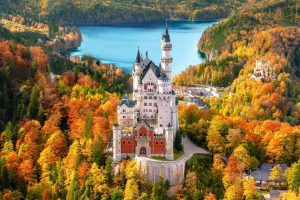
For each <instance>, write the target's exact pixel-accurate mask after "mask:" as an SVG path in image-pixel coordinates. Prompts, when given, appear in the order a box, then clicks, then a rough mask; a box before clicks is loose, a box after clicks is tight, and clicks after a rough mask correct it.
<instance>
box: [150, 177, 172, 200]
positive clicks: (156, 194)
mask: <svg viewBox="0 0 300 200" xmlns="http://www.w3.org/2000/svg"><path fill="white" fill-rule="evenodd" d="M168 187H169V184H168V183H167V182H165V181H164V180H163V177H162V176H160V181H159V183H154V185H153V188H152V194H151V199H152V200H164V199H167V198H168V196H167V190H168Z"/></svg>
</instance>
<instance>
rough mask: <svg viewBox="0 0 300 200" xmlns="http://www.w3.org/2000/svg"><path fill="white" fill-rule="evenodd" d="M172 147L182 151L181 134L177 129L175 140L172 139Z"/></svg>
mask: <svg viewBox="0 0 300 200" xmlns="http://www.w3.org/2000/svg"><path fill="white" fill-rule="evenodd" d="M174 149H175V150H176V151H182V150H183V148H182V136H181V134H180V132H179V131H177V132H176V136H175V140H174Z"/></svg>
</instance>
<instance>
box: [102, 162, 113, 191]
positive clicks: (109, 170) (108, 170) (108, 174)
mask: <svg viewBox="0 0 300 200" xmlns="http://www.w3.org/2000/svg"><path fill="white" fill-rule="evenodd" d="M104 177H105V182H106V184H107V185H108V186H112V184H113V178H114V171H113V166H112V162H111V157H110V156H107V158H106V165H105V170H104Z"/></svg>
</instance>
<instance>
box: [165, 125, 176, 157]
mask: <svg viewBox="0 0 300 200" xmlns="http://www.w3.org/2000/svg"><path fill="white" fill-rule="evenodd" d="M165 134H166V136H165V137H166V152H165V157H166V158H167V159H169V160H174V156H173V140H174V133H173V128H172V127H171V125H170V124H169V125H168V127H167V128H166V129H165Z"/></svg>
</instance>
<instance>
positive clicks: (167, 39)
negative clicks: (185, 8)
mask: <svg viewBox="0 0 300 200" xmlns="http://www.w3.org/2000/svg"><path fill="white" fill-rule="evenodd" d="M161 39H162V41H163V42H171V39H170V35H169V29H168V20H167V19H166V30H165V32H164V33H163V35H162V38H161Z"/></svg>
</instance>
